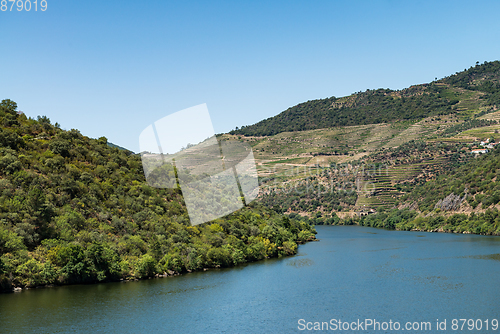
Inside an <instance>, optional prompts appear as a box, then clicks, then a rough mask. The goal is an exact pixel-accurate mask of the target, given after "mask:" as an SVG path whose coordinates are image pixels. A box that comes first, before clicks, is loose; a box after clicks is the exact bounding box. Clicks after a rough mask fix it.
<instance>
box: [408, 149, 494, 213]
mask: <svg viewBox="0 0 500 334" xmlns="http://www.w3.org/2000/svg"><path fill="white" fill-rule="evenodd" d="M499 173H500V149H498V148H497V149H494V150H492V152H490V153H488V154H485V155H482V156H479V157H477V158H476V159H472V160H469V161H468V162H467V163H466V164H464V165H462V166H460V167H458V168H455V169H452V170H450V171H447V172H444V173H442V174H441V175H440V176H439V177H437V178H435V179H433V180H430V181H427V182H425V183H422V184H418V185H416V186H413V187H412V188H410V191H409V192H408V193H407V194H405V195H404V196H403V197H401V199H400V202H404V201H408V202H416V203H418V207H419V209H420V210H421V211H426V210H427V211H432V210H434V207H435V205H436V203H437V202H438V201H439V200H442V199H444V198H445V197H447V196H449V195H450V194H455V195H459V196H462V197H463V196H467V198H466V199H467V202H468V203H469V204H470V205H471V206H472V207H473V208H476V207H477V206H478V205H479V204H481V205H482V208H488V207H490V206H492V205H495V204H497V203H499V202H500V184H499V183H498V182H495V181H493V179H495V178H496V177H497V176H498V175H499ZM466 190H467V193H466Z"/></svg>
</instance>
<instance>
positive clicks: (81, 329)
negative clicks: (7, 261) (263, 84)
mask: <svg viewBox="0 0 500 334" xmlns="http://www.w3.org/2000/svg"><path fill="white" fill-rule="evenodd" d="M317 231H318V235H317V237H318V238H319V239H320V240H321V241H319V242H311V243H308V244H306V245H301V246H299V253H298V255H297V256H294V257H290V258H284V259H272V260H266V261H262V262H257V263H252V264H248V265H244V266H240V267H236V268H230V269H223V270H211V271H207V272H200V273H192V274H187V275H183V276H177V277H169V278H162V279H151V280H146V281H139V282H127V283H107V284H96V285H78V286H64V287H56V288H45V289H32V290H25V291H23V292H21V293H12V294H3V295H0V332H2V333H89V332H93V333H109V332H111V333H293V332H304V331H300V330H299V327H300V325H299V320H300V319H303V323H304V324H306V323H307V322H310V324H309V328H312V327H313V325H314V322H330V320H331V319H337V320H340V321H342V322H344V321H348V322H353V321H354V322H355V321H357V320H358V319H360V320H364V319H368V318H369V319H375V320H376V321H378V322H381V323H382V322H389V321H392V322H396V321H397V322H399V323H400V324H401V326H404V324H405V323H406V322H411V323H414V322H419V323H420V322H430V323H431V325H432V327H431V330H428V331H426V333H434V332H437V330H436V321H437V320H439V321H443V320H445V319H446V321H447V330H446V331H439V333H442V332H449V333H459V332H467V333H477V332H484V333H495V332H496V333H500V328H498V329H497V330H496V331H494V330H492V328H491V321H492V319H498V320H499V321H500V237H489V236H477V235H454V234H444V233H423V232H403V231H387V230H382V229H373V228H367V227H357V226H319V227H317ZM460 318H463V319H474V320H477V319H481V320H480V322H482V324H483V330H481V331H477V330H474V331H469V330H464V331H453V330H452V329H451V325H452V319H460ZM486 320H488V323H489V327H490V329H489V330H488V331H486V330H484V327H485V321H486ZM466 327H467V326H465V327H464V328H466ZM499 327H500V326H499ZM323 328H325V327H323ZM305 332H307V330H305ZM344 332H346V331H344ZM359 332H364V333H394V332H397V331H394V330H392V331H391V330H386V331H384V330H382V329H380V330H373V329H372V328H371V329H370V330H366V328H365V331H359ZM407 332H408V331H407Z"/></svg>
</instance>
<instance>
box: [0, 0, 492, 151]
mask: <svg viewBox="0 0 500 334" xmlns="http://www.w3.org/2000/svg"><path fill="white" fill-rule="evenodd" d="M46 1H47V2H46V4H47V10H46V11H41V10H40V9H41V8H40V7H38V10H37V11H35V10H34V4H32V8H31V10H30V11H29V12H28V11H26V10H25V9H23V10H22V11H17V7H14V8H13V10H12V11H10V4H11V3H8V6H7V10H5V11H0V99H6V98H8V99H11V100H14V101H15V102H17V103H18V107H19V110H22V111H23V112H24V113H25V114H26V115H27V116H29V117H32V118H36V117H37V116H38V115H44V116H47V117H49V118H50V120H51V121H52V123H55V122H57V123H59V124H60V125H61V127H62V128H63V129H67V130H69V129H73V128H75V129H79V130H80V131H81V133H82V134H84V135H86V136H89V137H93V138H99V137H101V136H105V137H107V138H108V140H109V141H110V142H112V143H114V144H117V145H120V146H123V147H126V148H128V149H130V150H132V151H134V152H138V151H139V135H140V133H141V132H142V130H144V129H145V128H146V127H148V126H149V125H150V124H152V123H154V122H155V121H156V120H158V119H161V118H163V117H165V116H167V115H169V114H172V113H174V112H177V111H180V110H183V109H186V108H189V107H193V106H196V105H199V104H202V103H206V104H207V107H208V110H209V112H210V115H211V119H212V123H213V127H214V130H215V132H216V133H222V132H227V131H230V130H232V129H234V128H235V127H241V126H242V125H250V124H253V123H256V122H258V121H260V120H262V119H265V118H268V117H272V116H275V115H277V114H279V113H280V112H282V111H284V110H286V109H287V108H289V107H292V106H294V105H296V104H298V103H301V102H305V101H308V100H314V99H320V98H326V97H331V96H336V97H341V96H346V95H349V94H352V93H354V92H357V91H365V90H366V89H377V88H390V89H403V88H406V87H409V86H411V85H414V84H420V83H426V82H430V81H432V80H434V79H435V78H436V77H437V78H441V77H444V76H448V75H450V74H453V73H455V72H458V71H463V70H464V69H466V68H469V67H470V66H473V65H475V63H476V61H479V62H481V63H482V62H484V61H493V60H497V59H500V43H499V41H500V20H499V19H498V13H499V12H500V2H498V1H474V2H473V1H467V2H465V1H422V0H420V1H395V0H386V1H356V0H354V1H320V0H316V1H315V0H311V1H290V0H289V1H258V0H257V1H168V0H162V1H157V0H149V1H137V0H136V1H129V0H120V1H113V0H107V1H97V0H86V1H70V0H64V1H63V0H46ZM25 2H26V1H25ZM31 2H33V3H34V1H31ZM40 2H41V0H38V3H39V4H40ZM1 9H5V7H2V8H1Z"/></svg>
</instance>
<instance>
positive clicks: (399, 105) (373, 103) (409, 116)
mask: <svg viewBox="0 0 500 334" xmlns="http://www.w3.org/2000/svg"><path fill="white" fill-rule="evenodd" d="M499 77H500V62H499V61H494V62H489V63H488V62H485V63H484V64H482V65H476V66H475V67H471V68H470V69H469V70H465V71H464V72H460V73H457V74H455V75H452V76H449V77H446V78H444V79H442V80H438V81H435V82H432V83H430V84H422V85H416V86H412V87H409V88H406V89H403V90H401V91H394V90H390V89H377V90H367V91H366V92H359V93H355V94H353V95H350V96H346V97H342V98H336V97H330V98H326V99H320V100H313V101H308V102H304V103H301V104H298V105H296V106H294V107H291V108H289V109H287V110H285V111H283V112H282V113H280V114H279V115H277V116H274V117H270V118H268V119H265V120H263V121H260V122H258V123H256V124H253V125H250V126H243V127H242V128H241V129H237V130H233V131H231V132H230V133H231V134H236V135H245V136H271V135H275V134H278V133H281V132H287V131H304V130H312V129H322V128H328V127H338V126H350V125H364V124H378V123H386V122H393V121H395V120H417V119H421V118H424V117H429V116H439V115H447V114H454V113H458V112H460V111H462V110H463V108H464V107H466V108H467V107H469V109H470V105H460V101H461V100H464V99H468V98H470V97H471V96H474V101H473V102H472V103H473V104H475V105H474V107H476V108H477V109H479V108H481V107H484V106H493V105H495V104H500V84H499ZM469 104H470V103H469Z"/></svg>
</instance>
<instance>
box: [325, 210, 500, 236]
mask: <svg viewBox="0 0 500 334" xmlns="http://www.w3.org/2000/svg"><path fill="white" fill-rule="evenodd" d="M332 223H333V224H334V225H361V226H370V227H379V228H387V229H391V230H393V229H396V230H402V231H432V232H437V231H441V232H449V233H475V234H485V235H500V212H499V211H498V210H497V209H491V210H486V211H485V212H482V213H478V214H476V213H472V214H471V215H467V214H458V213H456V214H453V215H451V216H443V215H439V214H436V215H430V216H421V215H418V212H416V211H413V210H409V209H403V210H398V209H394V210H391V211H390V212H382V213H377V214H373V215H368V216H363V217H359V218H349V219H345V220H336V221H333V222H332Z"/></svg>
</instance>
